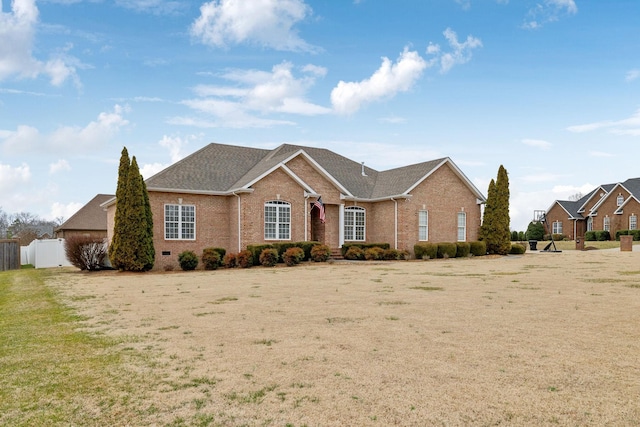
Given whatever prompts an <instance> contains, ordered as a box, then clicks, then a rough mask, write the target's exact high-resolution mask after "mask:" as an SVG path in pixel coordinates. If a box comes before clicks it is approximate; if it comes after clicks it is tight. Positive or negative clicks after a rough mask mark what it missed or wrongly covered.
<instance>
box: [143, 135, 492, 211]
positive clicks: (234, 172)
mask: <svg viewBox="0 0 640 427" xmlns="http://www.w3.org/2000/svg"><path fill="white" fill-rule="evenodd" d="M298 156H303V157H304V158H305V159H306V160H307V161H308V162H309V163H310V164H311V165H312V167H313V168H314V169H315V170H316V171H317V172H319V173H320V174H321V175H323V176H324V177H326V178H327V180H328V181H330V182H331V183H332V184H333V185H334V186H335V187H336V188H337V189H338V190H339V191H340V192H341V193H342V194H343V195H344V197H346V198H355V199H368V200H371V199H379V198H389V197H394V196H400V195H407V194H408V193H409V192H410V191H411V190H412V189H413V188H415V186H417V185H418V184H420V183H421V182H422V181H424V180H425V179H426V178H427V177H428V176H429V175H430V174H432V173H433V172H434V171H435V170H436V169H438V168H439V167H441V166H442V165H444V164H448V165H449V166H450V167H451V168H452V169H453V171H454V172H455V173H456V175H458V176H459V177H460V178H461V179H462V180H463V181H464V183H465V184H466V185H467V187H469V188H470V189H471V190H472V191H473V193H474V194H475V195H476V196H477V198H478V199H479V200H481V201H484V200H485V198H484V196H483V195H482V193H480V191H478V189H477V188H475V186H474V185H473V184H472V183H471V181H469V179H468V178H467V177H466V176H465V175H464V174H463V173H462V171H461V170H460V169H459V168H458V167H457V166H456V165H455V164H454V163H453V162H452V161H451V159H449V158H442V159H437V160H432V161H428V162H423V163H417V164H414V165H409V166H404V167H401V168H396V169H391V170H387V171H384V172H378V171H376V170H375V169H372V168H369V167H366V166H364V164H363V163H357V162H355V161H353V160H351V159H348V158H346V157H344V156H341V155H339V154H337V153H334V152H333V151H330V150H327V149H324V148H315V147H303V146H299V145H291V144H283V145H280V146H279V147H277V148H275V149H273V150H264V149H257V148H248V147H239V146H232V145H224V144H215V143H211V144H208V145H207V146H205V147H203V148H201V149H200V150H198V151H196V152H195V153H193V154H191V155H190V156H188V157H185V158H184V159H182V160H180V161H179V162H177V163H175V164H173V165H171V166H169V167H168V168H166V169H164V170H163V171H161V172H159V173H157V174H156V175H154V176H152V177H151V178H149V179H147V180H146V183H147V188H148V190H149V191H172V192H200V193H205V194H221V195H228V194H232V193H233V192H236V191H251V186H252V185H254V184H255V183H256V182H258V181H260V180H261V179H263V178H264V177H266V176H268V175H269V174H270V173H272V172H273V171H275V170H277V169H282V170H284V171H285V172H286V173H288V174H289V175H290V176H291V177H292V178H294V179H295V180H296V181H297V182H298V183H300V185H301V186H302V187H304V188H305V189H306V190H307V191H308V192H310V193H313V192H314V191H313V188H312V185H310V183H305V181H304V179H303V178H302V177H299V176H297V175H296V174H295V173H293V171H291V170H290V169H289V168H288V167H286V164H287V163H288V162H289V161H291V160H292V159H294V158H296V157H298Z"/></svg>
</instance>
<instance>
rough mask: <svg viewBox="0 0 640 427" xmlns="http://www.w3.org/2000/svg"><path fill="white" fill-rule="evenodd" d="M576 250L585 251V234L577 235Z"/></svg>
mask: <svg viewBox="0 0 640 427" xmlns="http://www.w3.org/2000/svg"><path fill="white" fill-rule="evenodd" d="M576 250H577V251H584V236H578V237H576Z"/></svg>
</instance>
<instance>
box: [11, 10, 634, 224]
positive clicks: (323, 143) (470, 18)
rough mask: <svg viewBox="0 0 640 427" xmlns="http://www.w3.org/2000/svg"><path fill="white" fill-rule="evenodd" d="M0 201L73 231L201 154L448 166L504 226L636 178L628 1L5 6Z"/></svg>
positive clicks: (631, 12) (380, 165) (525, 221)
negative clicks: (498, 202)
mask: <svg viewBox="0 0 640 427" xmlns="http://www.w3.org/2000/svg"><path fill="white" fill-rule="evenodd" d="M0 5H1V13H0V207H1V208H2V209H3V210H4V211H5V212H7V213H17V212H30V213H34V214H37V215H39V216H41V217H42V218H45V219H53V218H56V217H64V218H68V217H69V216H71V215H72V214H73V213H74V212H75V211H76V210H77V209H79V208H80V207H81V206H82V205H84V204H85V203H86V202H88V201H89V200H90V199H91V198H92V197H93V196H95V195H96V194H98V193H114V192H115V186H116V181H117V168H118V160H119V157H120V152H121V150H122V147H123V146H126V147H127V149H128V150H129V153H130V154H131V155H135V156H136V158H137V160H138V163H139V164H140V166H141V169H142V172H143V175H145V177H149V176H151V175H152V174H153V173H155V172H157V171H159V170H161V169H162V168H164V167H166V166H168V165H170V164H171V163H173V162H175V161H177V160H179V159H181V158H183V157H184V156H186V155H188V154H190V153H192V152H194V151H196V150H197V149H199V148H201V147H202V146H204V145H206V144H208V143H209V142H218V143H226V144H237V145H244V146H251V147H259V148H273V147H276V146H278V145H280V144H282V143H291V144H300V145H308V146H315V147H323V148H328V149H330V150H333V151H335V152H337V153H340V154H342V155H344V156H347V157H349V158H351V159H353V160H355V161H358V162H362V161H364V162H365V163H366V164H367V166H370V167H373V168H375V169H378V170H385V169H389V168H394V167H398V166H404V165H407V164H411V163H417V162H421V161H426V160H431V159H434V158H439V157H445V156H448V157H451V158H452V159H453V161H454V162H455V163H456V164H457V165H458V166H460V168H461V169H462V170H463V171H464V172H465V174H466V175H467V176H468V177H469V179H470V180H471V181H472V182H473V183H474V184H475V185H476V186H477V187H478V189H480V191H482V192H483V193H485V194H486V191H487V187H488V184H489V181H490V180H491V179H492V178H495V177H496V174H497V171H498V167H499V166H500V165H501V164H502V165H504V166H505V168H506V169H507V170H508V172H509V180H510V190H511V219H512V228H513V229H516V230H523V229H525V228H526V226H527V224H528V222H529V221H530V220H531V218H532V215H533V210H536V209H546V208H548V207H549V206H550V205H551V203H552V202H553V201H554V200H556V199H566V198H569V197H570V196H572V195H575V194H576V193H579V192H582V193H586V192H588V191H589V190H591V189H593V188H594V187H595V186H596V185H598V184H604V183H613V182H619V181H624V180H626V179H627V178H631V177H637V176H640V172H639V170H640V167H639V166H638V165H640V159H639V158H638V156H637V154H636V153H637V151H638V150H637V148H636V147H638V143H639V142H640V42H639V41H640V25H638V17H639V16H640V2H639V1H637V0H626V1H615V0H614V1H594V0H591V1H581V0H537V1H529V0H517V1H516V0H510V1H509V0H436V1H423V0H413V1H409V0H397V1H392V2H391V1H383V0H357V1H353V0H213V1H210V2H200V1H179V0H174V1H163V0H111V1H106V0H105V1H101V0H43V1H34V0H13V1H8V0H3V1H0Z"/></svg>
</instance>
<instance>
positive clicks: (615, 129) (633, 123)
mask: <svg viewBox="0 0 640 427" xmlns="http://www.w3.org/2000/svg"><path fill="white" fill-rule="evenodd" d="M600 129H606V130H608V131H609V132H610V133H613V134H616V135H628V136H640V109H638V110H636V112H635V113H634V114H633V115H631V117H629V118H626V119H622V120H604V121H601V122H594V123H586V124H583V125H575V126H569V127H568V128H567V130H568V131H569V132H574V133H583V132H593V131H596V130H600Z"/></svg>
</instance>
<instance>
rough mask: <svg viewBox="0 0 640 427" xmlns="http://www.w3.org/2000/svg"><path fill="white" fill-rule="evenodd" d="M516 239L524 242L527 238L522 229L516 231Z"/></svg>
mask: <svg viewBox="0 0 640 427" xmlns="http://www.w3.org/2000/svg"><path fill="white" fill-rule="evenodd" d="M518 240H519V241H520V242H524V241H525V240H527V239H526V237H525V232H524V231H518Z"/></svg>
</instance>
